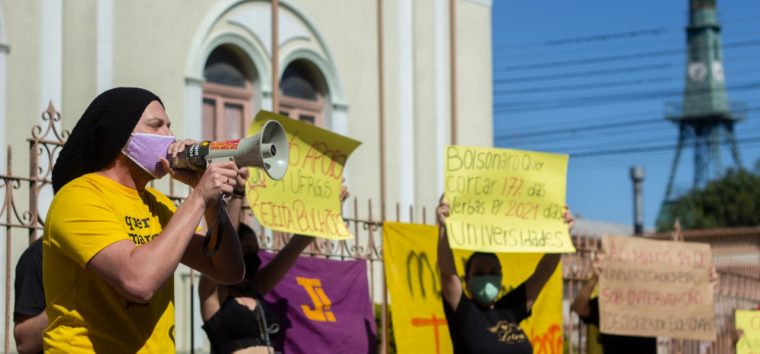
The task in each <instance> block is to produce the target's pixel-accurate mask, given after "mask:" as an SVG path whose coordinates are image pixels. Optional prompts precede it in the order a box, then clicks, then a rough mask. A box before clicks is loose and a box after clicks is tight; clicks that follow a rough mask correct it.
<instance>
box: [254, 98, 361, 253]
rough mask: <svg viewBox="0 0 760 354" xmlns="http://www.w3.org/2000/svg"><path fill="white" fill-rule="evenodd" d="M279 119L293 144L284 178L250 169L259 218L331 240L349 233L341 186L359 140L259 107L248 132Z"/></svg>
mask: <svg viewBox="0 0 760 354" xmlns="http://www.w3.org/2000/svg"><path fill="white" fill-rule="evenodd" d="M269 120H276V121H277V122H279V123H280V124H282V127H283V128H284V129H285V132H286V134H287V136H288V147H289V148H290V154H289V158H290V161H289V164H288V171H287V173H286V174H285V177H284V178H283V179H282V180H279V181H275V180H272V179H270V178H269V176H267V174H266V173H265V172H263V171H262V170H260V169H251V170H250V171H251V177H250V179H249V180H248V184H247V186H246V191H247V195H248V202H249V204H250V205H251V210H252V211H253V214H254V215H255V216H256V219H257V220H258V221H259V222H260V223H261V224H262V225H263V226H264V227H267V228H270V229H272V230H276V231H282V232H288V233H296V234H301V235H310V236H316V237H322V238H327V239H333V240H344V239H348V238H350V237H351V234H350V233H349V231H348V229H347V228H346V226H345V223H344V222H343V216H342V215H341V210H340V209H341V208H340V207H341V205H340V190H341V183H342V178H343V169H344V167H345V165H346V161H347V160H348V156H349V155H350V154H351V153H352V152H353V151H354V149H356V147H358V146H359V144H361V143H360V142H358V141H356V140H353V139H351V138H348V137H345V136H342V135H339V134H336V133H333V132H331V131H328V130H325V129H322V128H319V127H316V126H313V125H311V124H307V123H303V122H300V121H297V120H294V119H290V118H288V117H285V116H281V115H278V114H274V113H271V112H267V111H261V112H259V113H258V114H257V115H256V118H254V120H253V123H251V127H250V128H249V129H248V135H249V136H251V135H253V134H256V133H258V132H259V131H260V130H261V128H262V126H263V125H264V123H266V122H267V121H269Z"/></svg>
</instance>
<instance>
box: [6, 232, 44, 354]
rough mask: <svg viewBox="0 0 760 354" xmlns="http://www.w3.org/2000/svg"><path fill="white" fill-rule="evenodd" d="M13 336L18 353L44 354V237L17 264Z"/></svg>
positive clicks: (32, 245)
mask: <svg viewBox="0 0 760 354" xmlns="http://www.w3.org/2000/svg"><path fill="white" fill-rule="evenodd" d="M14 288H15V292H16V296H15V297H16V303H15V304H14V306H13V336H14V337H15V339H16V350H18V352H19V353H21V354H25V353H42V333H43V332H45V328H46V327H47V325H48V318H47V314H46V313H45V290H44V289H43V288H42V238H41V237H40V238H38V239H37V240H35V241H34V242H32V244H31V245H29V248H27V249H26V250H25V251H24V253H22V254H21V258H19V260H18V263H17V264H16V281H15V284H14Z"/></svg>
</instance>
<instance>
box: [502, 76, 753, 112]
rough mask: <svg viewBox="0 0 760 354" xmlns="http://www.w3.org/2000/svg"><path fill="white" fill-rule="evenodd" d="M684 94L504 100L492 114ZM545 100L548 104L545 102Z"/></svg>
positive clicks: (745, 88) (733, 88)
mask: <svg viewBox="0 0 760 354" xmlns="http://www.w3.org/2000/svg"><path fill="white" fill-rule="evenodd" d="M758 88H760V81H755V82H747V83H742V84H737V85H733V86H730V87H727V88H726V89H727V90H729V91H749V90H756V89H758ZM689 92H690V93H708V92H710V89H704V90H691V91H689ZM683 94H684V90H683V89H672V90H667V91H664V90H663V91H640V92H628V93H617V94H611V95H596V96H580V97H566V98H557V99H546V100H538V101H521V102H504V103H499V104H494V106H493V107H494V114H495V115H496V114H503V113H511V112H525V111H541V110H553V109H562V108H575V107H583V106H594V105H604V104H612V103H621V102H628V101H646V100H652V99H661V98H663V97H674V96H681V95H683ZM547 101H548V102H549V104H547Z"/></svg>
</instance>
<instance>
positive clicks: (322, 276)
mask: <svg viewBox="0 0 760 354" xmlns="http://www.w3.org/2000/svg"><path fill="white" fill-rule="evenodd" d="M259 256H260V257H261V262H262V267H263V266H266V264H267V263H269V262H270V261H271V260H272V258H273V257H274V255H273V254H271V253H267V252H263V251H262V252H259ZM264 300H265V301H266V302H267V303H268V305H269V308H270V309H271V310H272V312H273V315H274V316H275V317H277V321H278V322H279V326H280V331H279V333H277V334H275V335H273V341H274V344H275V348H276V349H277V350H282V351H283V353H286V354H295V353H309V354H318V353H330V354H334V353H350V354H361V353H369V354H374V353H375V352H376V343H375V333H376V332H375V319H374V315H373V311H372V304H371V302H370V296H369V285H368V282H367V263H366V261H364V260H353V261H335V260H327V259H322V258H307V257H299V258H298V260H297V261H296V263H295V265H293V267H292V268H291V269H290V271H289V272H288V273H287V274H286V275H285V277H284V278H283V279H282V281H280V282H279V283H278V284H277V286H276V287H275V288H274V289H273V290H272V291H270V292H269V293H267V294H266V296H265V297H264Z"/></svg>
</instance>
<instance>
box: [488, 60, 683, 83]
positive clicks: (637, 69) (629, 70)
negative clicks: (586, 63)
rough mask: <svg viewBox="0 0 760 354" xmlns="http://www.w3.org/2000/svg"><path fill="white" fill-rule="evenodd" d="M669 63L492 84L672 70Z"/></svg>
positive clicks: (527, 78)
mask: <svg viewBox="0 0 760 354" xmlns="http://www.w3.org/2000/svg"><path fill="white" fill-rule="evenodd" d="M672 67H673V64H671V63H660V64H649V65H636V66H626V67H620V68H612V69H600V70H588V71H573V72H568V73H558V74H546V75H533V76H521V77H516V78H511V79H494V80H493V83H494V84H508V83H521V82H530V81H553V80H558V79H569V78H576V77H592V76H605V75H610V74H620V73H633V72H641V71H650V70H662V69H669V68H672Z"/></svg>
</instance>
